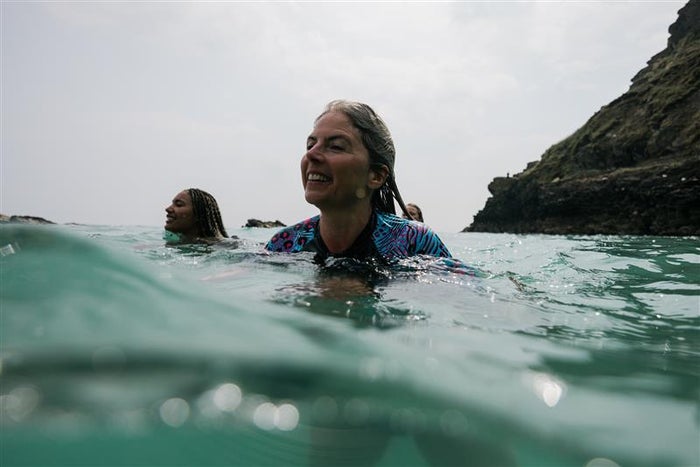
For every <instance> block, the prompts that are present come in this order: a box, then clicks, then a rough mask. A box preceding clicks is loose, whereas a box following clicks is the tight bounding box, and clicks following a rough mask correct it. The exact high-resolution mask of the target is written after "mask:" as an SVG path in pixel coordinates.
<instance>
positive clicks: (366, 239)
mask: <svg viewBox="0 0 700 467" xmlns="http://www.w3.org/2000/svg"><path fill="white" fill-rule="evenodd" d="M319 220H320V216H315V217H312V218H310V219H306V220H304V221H302V222H299V223H298V224H295V225H293V226H289V227H285V228H284V229H282V230H280V231H279V232H277V233H276V234H275V235H273V237H272V238H271V239H270V241H269V242H267V245H265V249H266V250H269V251H274V252H283V253H298V252H300V251H311V252H315V253H316V254H317V258H319V257H320V258H322V259H325V258H327V257H329V256H337V257H347V258H355V259H365V258H370V257H373V258H378V259H383V260H384V261H387V262H389V261H392V260H394V259H398V258H404V257H407V256H414V255H429V256H437V257H444V258H451V257H452V255H451V254H450V252H449V250H448V249H447V247H446V246H445V244H444V243H442V240H440V237H438V236H437V234H436V233H435V232H433V231H432V230H431V229H430V227H428V226H426V225H425V224H422V223H420V222H415V221H409V220H406V219H402V218H401V217H398V216H395V215H393V214H387V213H383V212H378V211H374V212H373V213H372V218H371V219H370V222H369V223H368V224H367V227H365V229H364V230H363V231H362V233H360V235H359V237H358V238H357V239H356V240H355V242H354V243H353V244H352V246H351V247H350V248H349V249H348V250H346V251H344V252H342V253H339V254H333V253H330V252H329V251H328V248H327V247H326V245H325V244H324V243H323V239H322V238H321V235H320V230H319V229H318V222H319Z"/></svg>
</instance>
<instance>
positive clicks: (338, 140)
mask: <svg viewBox="0 0 700 467" xmlns="http://www.w3.org/2000/svg"><path fill="white" fill-rule="evenodd" d="M394 159H395V149H394V142H393V141H392V139H391V134H390V133H389V129H388V128H387V126H386V124H385V123H384V121H383V120H382V119H381V118H380V117H379V116H378V115H377V114H376V113H375V112H374V110H372V108H371V107H369V106H368V105H366V104H362V103H359V102H352V101H345V100H336V101H332V102H330V103H329V104H328V105H327V106H326V108H325V110H324V111H323V113H321V115H320V116H319V117H318V118H317V119H316V121H315V124H314V128H313V130H312V132H311V134H310V135H309V136H308V138H307V140H306V153H305V154H304V155H303V156H302V158H301V182H302V185H303V187H304V197H305V198H306V201H307V202H308V203H310V204H313V205H314V206H316V207H317V208H318V209H319V210H320V211H321V213H320V215H317V216H315V217H312V218H310V219H306V220H304V221H302V222H299V223H298V224H296V225H293V226H290V227H286V228H284V229H282V230H280V231H279V232H277V233H276V234H275V235H274V236H273V237H272V238H271V239H270V241H269V242H268V243H267V245H266V249H267V250H269V251H274V252H287V253H296V252H300V251H312V252H315V253H316V254H317V258H320V259H325V258H327V257H329V256H334V257H350V258H356V259H365V258H376V259H380V260H383V261H391V260H393V259H397V258H402V257H406V256H413V255H430V256H438V257H448V258H449V257H451V255H450V252H449V251H448V249H447V247H446V246H445V245H444V244H443V242H442V241H441V240H440V238H439V237H438V236H437V235H436V234H435V233H434V232H433V231H432V230H431V229H430V228H429V227H428V226H426V225H424V224H421V223H419V222H415V221H411V220H407V219H402V218H401V217H398V216H396V215H395V213H396V211H395V208H394V199H396V202H397V203H398V204H399V206H400V207H401V209H402V211H403V212H404V213H406V215H409V214H408V212H407V211H408V210H407V208H406V206H405V204H404V202H403V200H402V199H401V195H400V194H399V190H398V187H397V186H396V179H395V176H394Z"/></svg>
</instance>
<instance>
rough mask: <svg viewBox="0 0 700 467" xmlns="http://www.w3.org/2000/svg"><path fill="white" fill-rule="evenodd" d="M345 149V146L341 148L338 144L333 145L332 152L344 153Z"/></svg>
mask: <svg viewBox="0 0 700 467" xmlns="http://www.w3.org/2000/svg"><path fill="white" fill-rule="evenodd" d="M344 149H345V148H344V147H343V146H340V145H338V144H331V150H332V151H343V150H344Z"/></svg>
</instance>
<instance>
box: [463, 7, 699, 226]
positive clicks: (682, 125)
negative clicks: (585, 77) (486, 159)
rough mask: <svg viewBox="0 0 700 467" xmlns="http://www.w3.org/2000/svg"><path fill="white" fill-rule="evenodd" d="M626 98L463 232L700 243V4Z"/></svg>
mask: <svg viewBox="0 0 700 467" xmlns="http://www.w3.org/2000/svg"><path fill="white" fill-rule="evenodd" d="M669 32H670V34H671V36H670V38H669V40H668V45H667V47H666V49H665V50H664V51H662V52H661V53H659V54H657V55H656V56H654V57H652V59H651V60H650V61H649V62H648V64H647V67H646V68H644V69H643V70H641V71H640V72H639V73H638V74H637V75H636V76H635V77H634V78H633V79H632V84H631V86H630V88H629V90H628V91H627V92H626V93H625V94H623V95H622V96H621V97H619V98H617V99H615V100H614V101H613V102H611V103H610V104H608V105H606V106H604V107H603V108H601V109H600V110H599V111H598V112H597V113H596V114H595V115H593V117H591V119H590V120H588V122H587V123H586V124H585V125H584V126H583V127H581V128H580V129H579V130H578V131H576V132H575V133H574V134H573V135H571V136H570V137H568V138H566V139H565V140H563V141H561V142H560V143H558V144H556V145H554V146H552V147H551V148H549V149H548V150H547V151H546V152H545V153H544V154H543V155H542V158H541V160H540V161H537V162H531V163H530V164H528V166H527V168H526V169H525V170H524V171H523V172H522V173H519V174H516V175H514V176H513V177H497V178H495V179H494V180H493V181H492V182H491V183H490V184H489V191H490V192H491V194H492V195H493V196H492V197H491V198H489V199H488V200H487V201H486V205H485V206H484V208H483V209H482V210H481V211H479V213H477V215H476V216H474V221H473V223H472V224H471V225H470V226H469V227H467V228H465V229H464V231H465V232H466V231H470V232H512V233H547V234H570V233H575V234H632V235H700V1H699V0H691V1H690V2H688V3H687V4H686V5H685V6H684V7H683V8H681V10H679V12H678V20H677V21H676V22H675V23H674V24H673V25H672V26H671V27H670V28H669Z"/></svg>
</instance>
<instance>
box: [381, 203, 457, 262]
mask: <svg viewBox="0 0 700 467" xmlns="http://www.w3.org/2000/svg"><path fill="white" fill-rule="evenodd" d="M375 239H376V240H377V241H378V243H379V244H380V245H382V246H384V247H387V248H388V249H390V250H391V251H392V252H393V255H395V256H410V255H423V254H425V255H430V256H442V257H451V256H452V255H451V254H450V252H449V250H448V249H447V247H446V246H445V244H444V243H443V242H442V240H441V239H440V237H439V236H438V235H437V234H436V233H435V232H434V231H433V230H432V229H431V228H430V227H429V226H428V225H426V224H424V223H422V222H418V221H414V220H408V219H404V218H402V217H399V216H397V215H395V214H388V213H381V212H378V213H377V227H376V230H375ZM389 245H391V246H389Z"/></svg>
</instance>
